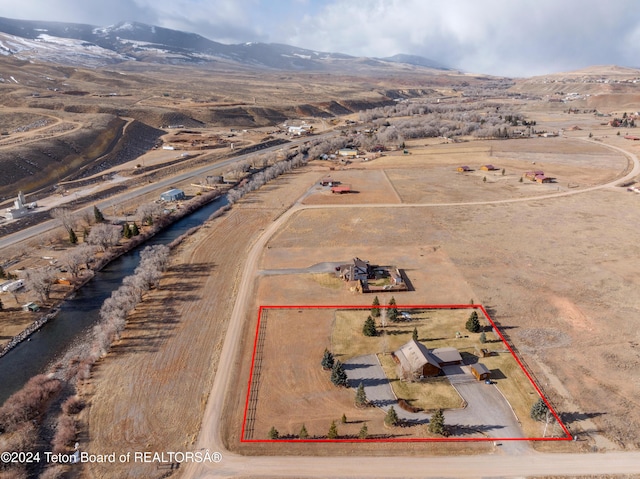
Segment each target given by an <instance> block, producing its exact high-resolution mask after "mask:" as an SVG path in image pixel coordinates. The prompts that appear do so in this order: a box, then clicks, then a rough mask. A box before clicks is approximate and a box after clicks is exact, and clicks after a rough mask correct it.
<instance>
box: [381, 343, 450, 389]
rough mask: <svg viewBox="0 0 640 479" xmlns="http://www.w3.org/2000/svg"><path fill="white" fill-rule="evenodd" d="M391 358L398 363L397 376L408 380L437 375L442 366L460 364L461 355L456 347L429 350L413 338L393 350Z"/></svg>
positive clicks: (440, 371)
mask: <svg viewBox="0 0 640 479" xmlns="http://www.w3.org/2000/svg"><path fill="white" fill-rule="evenodd" d="M393 358H394V360H395V362H396V364H397V365H398V376H399V377H400V378H402V379H404V380H409V381H415V380H418V379H421V378H428V377H434V376H438V375H440V374H441V373H442V368H443V367H445V366H452V365H456V364H462V356H460V353H459V352H458V350H457V349H456V348H436V349H432V350H429V349H428V348H427V347H426V346H425V345H424V344H422V343H420V342H418V341H416V340H415V339H411V340H410V341H409V342H407V343H406V344H404V345H403V346H402V347H400V349H398V350H397V351H394V353H393Z"/></svg>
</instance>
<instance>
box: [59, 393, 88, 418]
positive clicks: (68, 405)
mask: <svg viewBox="0 0 640 479" xmlns="http://www.w3.org/2000/svg"><path fill="white" fill-rule="evenodd" d="M85 406H86V404H85V402H84V399H82V398H80V397H78V396H71V397H70V398H68V399H67V400H66V401H65V402H63V403H62V412H63V413H65V414H68V415H73V414H78V413H79V412H80V411H82V410H83V409H84V407H85Z"/></svg>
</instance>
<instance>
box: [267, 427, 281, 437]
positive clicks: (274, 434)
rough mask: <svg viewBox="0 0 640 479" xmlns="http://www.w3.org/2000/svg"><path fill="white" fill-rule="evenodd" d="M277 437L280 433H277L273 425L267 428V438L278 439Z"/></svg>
mask: <svg viewBox="0 0 640 479" xmlns="http://www.w3.org/2000/svg"><path fill="white" fill-rule="evenodd" d="M278 437H280V433H278V430H277V429H276V428H275V426H271V429H269V439H278Z"/></svg>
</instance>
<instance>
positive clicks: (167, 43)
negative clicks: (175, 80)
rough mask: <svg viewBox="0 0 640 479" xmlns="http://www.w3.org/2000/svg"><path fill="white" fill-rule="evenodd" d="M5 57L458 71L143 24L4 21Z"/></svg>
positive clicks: (1, 42) (401, 57)
mask: <svg viewBox="0 0 640 479" xmlns="http://www.w3.org/2000/svg"><path fill="white" fill-rule="evenodd" d="M0 54H3V55H8V56H15V57H16V58H19V59H26V60H40V61H54V62H57V63H62V64H67V65H75V66H106V65H109V64H114V63H120V62H125V61H144V62H151V63H168V64H171V63H205V62H219V63H223V64H224V63H227V64H237V65H241V66H251V67H254V68H255V67H257V68H265V69H272V70H288V71H313V70H320V71H327V70H332V69H335V68H340V67H343V66H344V65H343V64H344V63H346V62H353V61H356V60H360V63H363V62H362V60H365V61H366V62H367V63H368V64H369V66H373V67H378V68H390V67H393V66H394V65H396V64H407V65H411V66H414V67H420V68H428V69H431V70H438V71H452V69H451V68H449V67H447V66H444V65H441V64H439V63H438V62H435V61H433V60H430V59H428V58H424V57H420V56H416V55H406V54H398V55H394V56H391V57H386V58H369V57H364V58H363V57H354V56H351V55H346V54H343V53H332V52H319V51H315V50H308V49H304V48H299V47H295V46H291V45H286V44H281V43H255V42H247V43H240V44H224V43H219V42H216V41H213V40H210V39H208V38H206V37H204V36H202V35H199V34H197V33H191V32H184V31H180V30H172V29H169V28H164V27H159V26H155V25H147V24H145V23H140V22H118V23H116V24H114V25H109V26H95V25H89V24H82V23H65V22H48V21H39V20H16V19H10V18H6V17H0Z"/></svg>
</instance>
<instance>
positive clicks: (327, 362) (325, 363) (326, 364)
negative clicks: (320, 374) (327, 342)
mask: <svg viewBox="0 0 640 479" xmlns="http://www.w3.org/2000/svg"><path fill="white" fill-rule="evenodd" d="M334 362H335V360H334V359H333V354H331V351H329V350H328V349H325V350H324V355H323V356H322V361H321V362H320V364H321V365H322V367H323V368H324V369H331V368H333V364H334Z"/></svg>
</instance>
